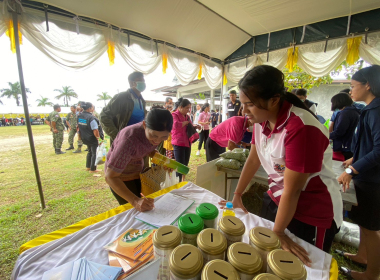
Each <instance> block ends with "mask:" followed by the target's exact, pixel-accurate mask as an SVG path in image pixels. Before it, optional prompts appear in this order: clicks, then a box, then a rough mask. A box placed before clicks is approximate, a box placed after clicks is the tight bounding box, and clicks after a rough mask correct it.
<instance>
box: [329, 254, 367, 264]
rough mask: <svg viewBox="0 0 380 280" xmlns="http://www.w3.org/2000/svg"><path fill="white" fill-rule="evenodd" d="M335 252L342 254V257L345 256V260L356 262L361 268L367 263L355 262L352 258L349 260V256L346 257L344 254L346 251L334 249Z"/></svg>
mask: <svg viewBox="0 0 380 280" xmlns="http://www.w3.org/2000/svg"><path fill="white" fill-rule="evenodd" d="M335 253H337V254H338V255H340V256H342V257H343V258H345V259H346V260H349V261H351V262H352V263H354V264H356V265H357V266H360V267H363V268H367V265H366V264H365V263H360V262H356V261H353V260H351V259H350V258H348V257H346V256H345V255H344V254H345V253H347V252H346V251H341V250H335Z"/></svg>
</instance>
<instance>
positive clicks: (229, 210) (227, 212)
mask: <svg viewBox="0 0 380 280" xmlns="http://www.w3.org/2000/svg"><path fill="white" fill-rule="evenodd" d="M225 216H235V210H234V205H233V204H232V202H227V203H226V206H224V208H223V217H225Z"/></svg>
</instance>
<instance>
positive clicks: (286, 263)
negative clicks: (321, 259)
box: [267, 249, 307, 280]
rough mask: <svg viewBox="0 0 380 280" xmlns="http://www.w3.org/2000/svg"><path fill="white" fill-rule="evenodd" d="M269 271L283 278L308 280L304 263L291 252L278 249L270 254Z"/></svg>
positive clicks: (285, 279)
mask: <svg viewBox="0 0 380 280" xmlns="http://www.w3.org/2000/svg"><path fill="white" fill-rule="evenodd" d="M267 262H268V266H267V272H268V273H272V274H274V275H276V276H278V277H279V278H281V279H283V280H306V278H307V272H306V269H305V266H304V264H303V263H302V262H301V261H300V259H299V258H297V257H296V256H295V255H293V254H292V253H290V252H287V251H284V250H281V249H276V250H273V251H271V252H270V253H269V254H268V260H267Z"/></svg>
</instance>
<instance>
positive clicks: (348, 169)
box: [345, 168, 355, 176]
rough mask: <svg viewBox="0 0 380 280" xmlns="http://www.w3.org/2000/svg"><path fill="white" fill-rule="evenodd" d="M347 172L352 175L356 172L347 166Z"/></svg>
mask: <svg viewBox="0 0 380 280" xmlns="http://www.w3.org/2000/svg"><path fill="white" fill-rule="evenodd" d="M345 171H346V173H347V174H348V175H351V176H354V175H355V174H354V170H352V169H351V168H346V170H345Z"/></svg>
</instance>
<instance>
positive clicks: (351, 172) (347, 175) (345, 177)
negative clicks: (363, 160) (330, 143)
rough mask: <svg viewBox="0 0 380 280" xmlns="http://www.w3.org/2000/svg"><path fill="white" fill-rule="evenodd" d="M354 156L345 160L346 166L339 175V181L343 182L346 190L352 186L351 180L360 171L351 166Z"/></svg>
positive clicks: (344, 164)
mask: <svg viewBox="0 0 380 280" xmlns="http://www.w3.org/2000/svg"><path fill="white" fill-rule="evenodd" d="M352 161H353V158H350V159H348V160H346V161H344V162H343V166H344V167H345V168H346V169H345V170H344V172H343V173H342V174H341V175H340V176H339V178H338V183H339V184H342V186H343V191H344V192H345V191H346V190H348V189H349V188H350V182H351V180H352V178H353V177H355V175H358V174H359V172H358V171H357V170H356V169H355V168H354V167H352V166H351V164H352Z"/></svg>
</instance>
